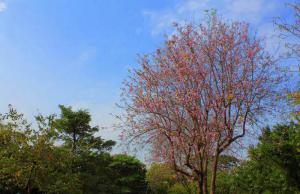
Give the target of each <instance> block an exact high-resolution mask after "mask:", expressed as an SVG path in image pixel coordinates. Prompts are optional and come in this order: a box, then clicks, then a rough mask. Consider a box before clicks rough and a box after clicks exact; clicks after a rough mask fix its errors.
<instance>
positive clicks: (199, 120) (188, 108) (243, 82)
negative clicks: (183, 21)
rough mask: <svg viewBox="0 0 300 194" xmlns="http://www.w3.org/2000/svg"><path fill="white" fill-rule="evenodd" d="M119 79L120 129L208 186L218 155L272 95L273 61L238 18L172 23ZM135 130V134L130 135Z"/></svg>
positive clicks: (202, 190)
mask: <svg viewBox="0 0 300 194" xmlns="http://www.w3.org/2000/svg"><path fill="white" fill-rule="evenodd" d="M140 63H141V68H140V69H136V70H134V71H133V72H132V74H131V76H130V77H129V79H128V80H127V81H125V83H124V85H125V87H124V93H123V95H124V98H123V102H124V104H123V106H122V105H121V106H122V107H124V109H125V112H126V113H125V114H124V115H123V116H124V117H123V119H125V120H124V121H125V123H126V126H125V131H124V133H125V136H126V137H130V139H131V138H133V139H140V140H143V143H145V142H146V143H149V144H150V145H152V148H153V153H154V156H157V157H158V158H160V159H162V160H164V161H166V162H168V163H169V164H171V165H172V168H173V169H174V170H175V171H177V172H179V173H181V174H182V175H185V176H187V177H190V178H192V179H194V180H197V182H198V189H199V191H198V192H199V193H208V186H207V185H208V183H207V180H208V178H207V176H208V171H209V170H210V171H211V184H210V185H211V186H210V193H212V194H213V193H215V182H216V171H217V166H218V159H219V156H220V155H221V154H222V153H223V152H224V151H226V150H227V149H228V148H229V147H230V145H232V143H234V142H236V141H237V140H238V139H240V138H242V137H243V136H245V134H246V132H247V130H248V129H249V128H250V126H251V125H252V124H253V123H255V122H256V121H257V119H258V117H261V116H262V115H264V114H265V113H266V111H267V110H271V109H269V108H270V107H273V102H274V101H275V97H276V94H277V92H276V86H277V83H278V81H279V79H278V77H277V75H278V74H277V73H276V72H275V65H274V64H275V63H274V61H273V60H272V58H271V57H270V56H269V55H268V53H267V52H266V51H265V50H264V48H263V45H262V41H261V40H260V39H258V38H256V36H255V35H253V36H252V35H250V32H249V29H248V25H247V24H246V23H240V22H233V23H231V24H226V23H224V22H222V21H220V20H219V19H218V18H217V17H212V18H211V19H210V20H209V22H208V24H207V25H202V24H200V25H191V24H187V25H184V26H177V31H176V33H174V34H173V35H172V36H171V37H169V38H168V39H167V40H166V41H165V45H164V47H162V48H159V49H157V51H156V52H155V53H154V54H153V55H146V56H144V57H142V58H141V61H140ZM138 137H139V138H138Z"/></svg>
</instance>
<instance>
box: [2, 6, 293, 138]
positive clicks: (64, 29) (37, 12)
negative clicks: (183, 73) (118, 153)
mask: <svg viewBox="0 0 300 194" xmlns="http://www.w3.org/2000/svg"><path fill="white" fill-rule="evenodd" d="M285 2H292V1H284V0H148V1H146V0H127V1H124V0H72V1H71V0H0V83H1V85H0V89H1V95H0V111H2V112H3V111H5V110H6V108H7V104H13V105H14V106H15V107H16V108H17V109H18V110H19V111H20V112H23V113H25V114H26V115H27V117H28V118H32V116H33V115H34V114H36V113H38V112H41V113H43V114H50V113H56V112H57V111H58V107H57V105H58V104H65V105H71V106H73V107H75V108H87V109H89V110H90V112H91V113H92V116H93V120H94V124H98V125H100V126H105V127H108V128H109V126H111V125H112V124H113V123H114V122H115V121H114V118H113V117H112V116H111V115H110V113H116V112H117V111H118V109H117V108H116V106H115V103H117V102H118V101H119V94H120V87H121V83H122V81H123V80H124V79H125V78H126V76H127V75H128V73H127V70H128V68H132V67H136V66H137V65H138V64H137V58H138V57H137V54H145V53H149V52H152V51H153V50H154V49H155V48H156V47H158V46H161V45H162V40H163V35H164V34H165V33H171V32H172V28H170V27H171V24H172V22H174V21H177V22H184V21H193V22H199V21H201V18H203V14H204V10H206V9H211V8H214V9H216V10H217V11H218V13H219V14H221V15H222V17H223V18H224V19H228V20H245V21H247V22H249V23H250V24H251V27H252V28H253V29H257V31H258V34H259V35H261V36H264V37H266V42H267V48H268V49H269V51H270V52H272V53H275V54H276V53H277V52H278V47H279V46H278V45H279V44H281V42H280V40H279V39H278V37H277V36H276V33H277V32H276V31H275V30H274V26H273V23H272V21H273V19H274V17H278V16H282V17H285V18H287V19H289V18H290V17H291V13H290V11H289V9H287V8H286V6H285ZM100 134H101V135H102V136H104V137H105V138H111V139H117V137H118V135H117V134H118V131H111V129H106V130H103V131H102V132H100Z"/></svg>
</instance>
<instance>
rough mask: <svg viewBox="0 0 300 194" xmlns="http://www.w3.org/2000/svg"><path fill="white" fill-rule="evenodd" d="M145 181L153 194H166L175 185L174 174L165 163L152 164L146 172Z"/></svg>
mask: <svg viewBox="0 0 300 194" xmlns="http://www.w3.org/2000/svg"><path fill="white" fill-rule="evenodd" d="M146 179H147V182H148V186H149V189H150V191H151V193H153V194H167V193H168V191H169V189H170V188H171V187H172V185H174V184H175V183H176V173H175V172H174V170H172V168H171V167H170V166H169V165H168V164H165V163H152V164H151V166H150V168H149V169H148V170H147V174H146Z"/></svg>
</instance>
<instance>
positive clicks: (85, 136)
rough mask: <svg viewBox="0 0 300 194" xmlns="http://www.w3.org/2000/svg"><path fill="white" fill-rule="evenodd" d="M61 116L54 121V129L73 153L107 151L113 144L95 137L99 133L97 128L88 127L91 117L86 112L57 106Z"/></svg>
mask: <svg viewBox="0 0 300 194" xmlns="http://www.w3.org/2000/svg"><path fill="white" fill-rule="evenodd" d="M59 108H60V111H61V114H60V117H59V118H58V119H56V120H55V127H56V128H57V129H58V131H59V132H60V133H62V137H63V139H64V140H65V142H66V143H67V144H69V145H70V144H71V147H72V151H73V153H78V152H79V151H83V150H95V151H103V150H107V151H109V150H110V149H111V147H112V146H113V145H114V144H115V142H114V141H104V140H103V139H101V138H100V137H95V136H94V135H95V133H96V132H98V131H99V128H98V127H97V126H95V127H92V126H91V125H90V122H91V115H90V113H89V112H88V111H87V110H81V109H80V110H78V111H73V110H72V107H65V106H64V105H59Z"/></svg>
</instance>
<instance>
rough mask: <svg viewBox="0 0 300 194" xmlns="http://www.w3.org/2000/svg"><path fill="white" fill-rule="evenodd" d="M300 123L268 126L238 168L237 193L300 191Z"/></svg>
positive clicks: (234, 184) (236, 174)
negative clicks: (247, 157)
mask: <svg viewBox="0 0 300 194" xmlns="http://www.w3.org/2000/svg"><path fill="white" fill-rule="evenodd" d="M299 142H300V128H299V125H297V124H294V123H290V124H289V125H276V126H274V127H273V128H272V129H270V128H269V127H266V128H264V129H263V133H262V135H261V137H260V138H259V143H258V144H257V146H256V147H250V149H249V160H248V161H245V162H244V163H242V164H241V166H240V167H238V168H237V169H236V172H235V174H234V180H233V187H234V189H235V191H236V192H237V193H297V191H298V192H299V191H300V190H299V188H300V187H299V185H300V182H299V180H300V179H299V177H300V143H299Z"/></svg>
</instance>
